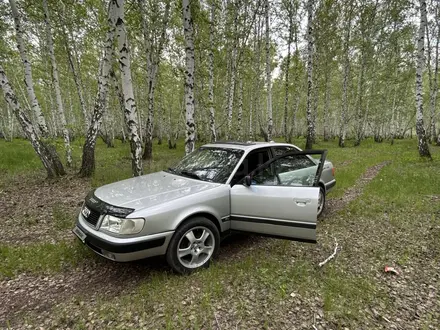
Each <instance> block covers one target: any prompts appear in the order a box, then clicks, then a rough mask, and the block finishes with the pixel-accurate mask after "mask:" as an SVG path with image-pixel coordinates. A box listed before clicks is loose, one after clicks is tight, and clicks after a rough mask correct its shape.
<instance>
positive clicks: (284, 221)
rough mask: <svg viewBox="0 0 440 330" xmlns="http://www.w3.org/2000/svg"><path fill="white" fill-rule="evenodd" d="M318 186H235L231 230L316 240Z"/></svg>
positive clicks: (232, 194) (232, 198)
mask: <svg viewBox="0 0 440 330" xmlns="http://www.w3.org/2000/svg"><path fill="white" fill-rule="evenodd" d="M318 195H319V188H317V187H307V188H305V187H290V186H284V187H280V186H258V185H251V186H249V187H246V186H244V185H240V184H239V185H235V186H234V187H232V189H231V229H234V230H240V231H248V232H253V233H259V234H265V235H272V236H280V237H285V238H291V239H298V240H304V241H312V242H314V241H316V217H317V209H318Z"/></svg>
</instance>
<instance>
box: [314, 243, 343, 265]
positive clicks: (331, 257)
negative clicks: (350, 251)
mask: <svg viewBox="0 0 440 330" xmlns="http://www.w3.org/2000/svg"><path fill="white" fill-rule="evenodd" d="M338 248H339V244H338V241H337V240H336V237H335V250H334V251H333V253H332V254H331V256H329V257H328V258H327V259H325V260H324V261H322V262H320V263H319V267H322V266H324V265H325V264H326V263H327V262H329V261H330V260H332V259H333V258H334V257H335V256H336V253H338Z"/></svg>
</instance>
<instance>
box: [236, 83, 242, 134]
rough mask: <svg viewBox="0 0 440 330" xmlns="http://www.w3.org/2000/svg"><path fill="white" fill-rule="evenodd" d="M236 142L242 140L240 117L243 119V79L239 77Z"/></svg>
mask: <svg viewBox="0 0 440 330" xmlns="http://www.w3.org/2000/svg"><path fill="white" fill-rule="evenodd" d="M237 115H238V116H237V125H238V127H237V140H238V141H241V139H242V117H243V78H242V77H241V75H240V78H239V81H238V114H237Z"/></svg>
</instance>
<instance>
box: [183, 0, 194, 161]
mask: <svg viewBox="0 0 440 330" xmlns="http://www.w3.org/2000/svg"><path fill="white" fill-rule="evenodd" d="M190 2H191V1H190V0H182V14H183V32H184V35H185V109H186V139H185V154H187V155H188V154H189V153H191V152H193V151H194V147H195V130H196V125H195V122H194V26H193V19H192V15H191V6H190Z"/></svg>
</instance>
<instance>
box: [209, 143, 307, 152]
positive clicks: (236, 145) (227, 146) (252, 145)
mask: <svg viewBox="0 0 440 330" xmlns="http://www.w3.org/2000/svg"><path fill="white" fill-rule="evenodd" d="M286 146H289V147H294V148H296V149H298V150H301V149H300V148H298V147H297V146H295V145H293V144H289V143H278V142H274V141H271V142H261V141H247V142H240V141H217V142H214V143H209V144H205V145H203V147H208V148H225V149H239V150H244V151H249V150H254V149H259V148H264V147H286Z"/></svg>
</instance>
